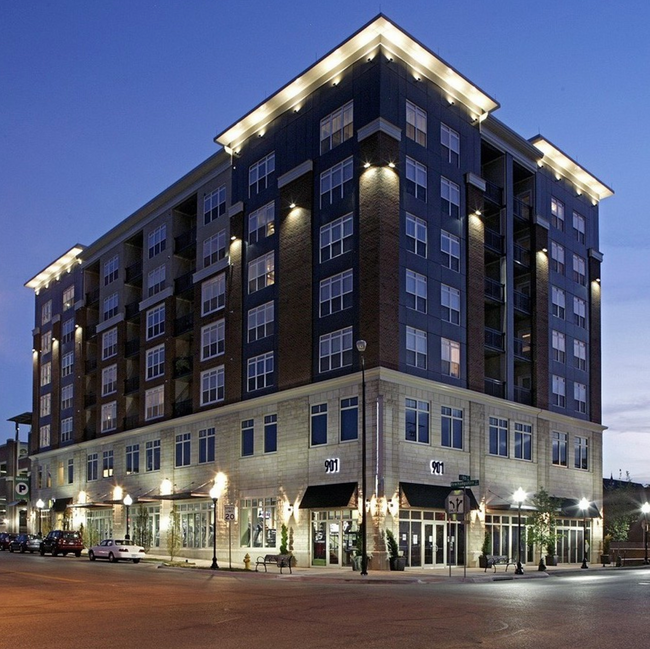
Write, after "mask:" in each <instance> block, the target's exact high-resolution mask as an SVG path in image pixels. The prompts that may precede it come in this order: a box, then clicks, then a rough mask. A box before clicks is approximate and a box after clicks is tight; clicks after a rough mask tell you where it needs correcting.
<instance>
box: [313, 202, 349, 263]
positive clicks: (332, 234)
mask: <svg viewBox="0 0 650 649" xmlns="http://www.w3.org/2000/svg"><path fill="white" fill-rule="evenodd" d="M353 229H354V227H353V221H352V215H351V214H347V215H346V216H342V217H341V218H340V219H336V221H332V222H331V223H328V224H327V225H324V226H323V227H322V228H321V229H320V260H321V262H324V261H329V260H330V259H334V257H338V256H339V255H342V254H344V253H346V252H349V251H350V250H352V233H353Z"/></svg>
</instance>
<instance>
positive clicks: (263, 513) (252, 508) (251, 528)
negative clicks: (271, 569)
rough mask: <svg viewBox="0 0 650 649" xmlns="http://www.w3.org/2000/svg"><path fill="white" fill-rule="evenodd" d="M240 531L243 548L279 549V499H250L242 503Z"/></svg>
mask: <svg viewBox="0 0 650 649" xmlns="http://www.w3.org/2000/svg"><path fill="white" fill-rule="evenodd" d="M239 529H240V530H241V539H240V545H241V547H242V548H275V547H277V542H278V535H277V499H276V498H248V499H246V500H242V501H241V507H240V519H239Z"/></svg>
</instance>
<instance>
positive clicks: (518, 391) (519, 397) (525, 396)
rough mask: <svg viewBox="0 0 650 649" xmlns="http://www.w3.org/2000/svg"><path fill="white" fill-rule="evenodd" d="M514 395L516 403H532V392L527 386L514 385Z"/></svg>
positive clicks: (529, 404) (528, 404) (530, 404)
mask: <svg viewBox="0 0 650 649" xmlns="http://www.w3.org/2000/svg"><path fill="white" fill-rule="evenodd" d="M514 397H515V401H516V402H517V403H523V404H525V405H527V406H532V405H533V393H532V391H531V390H529V389H528V388H522V387H520V386H518V385H515V394H514Z"/></svg>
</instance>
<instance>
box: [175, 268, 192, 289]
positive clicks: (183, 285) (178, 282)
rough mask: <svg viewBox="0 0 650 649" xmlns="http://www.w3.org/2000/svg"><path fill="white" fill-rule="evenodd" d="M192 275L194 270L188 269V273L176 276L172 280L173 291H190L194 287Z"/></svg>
mask: <svg viewBox="0 0 650 649" xmlns="http://www.w3.org/2000/svg"><path fill="white" fill-rule="evenodd" d="M193 275H194V271H190V272H189V273H185V274H184V275H181V276H180V277H177V278H176V279H175V280H174V292H175V293H176V294H178V293H185V291H191V290H192V289H193V288H194V280H193V279H192V278H193Z"/></svg>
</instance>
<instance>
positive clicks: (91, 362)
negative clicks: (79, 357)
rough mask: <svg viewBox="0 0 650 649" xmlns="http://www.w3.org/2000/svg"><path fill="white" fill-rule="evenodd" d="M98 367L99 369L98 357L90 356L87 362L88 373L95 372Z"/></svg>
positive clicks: (86, 369)
mask: <svg viewBox="0 0 650 649" xmlns="http://www.w3.org/2000/svg"><path fill="white" fill-rule="evenodd" d="M96 369H97V359H96V358H88V359H87V360H86V363H85V371H86V374H90V373H91V372H94V371H95V370H96Z"/></svg>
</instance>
